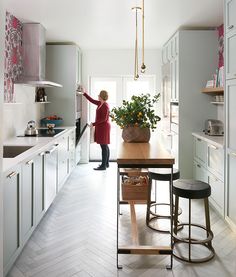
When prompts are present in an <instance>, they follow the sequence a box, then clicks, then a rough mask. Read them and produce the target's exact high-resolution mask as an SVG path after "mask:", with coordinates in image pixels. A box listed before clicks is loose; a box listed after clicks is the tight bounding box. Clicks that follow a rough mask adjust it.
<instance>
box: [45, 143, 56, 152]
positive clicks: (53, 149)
mask: <svg viewBox="0 0 236 277" xmlns="http://www.w3.org/2000/svg"><path fill="white" fill-rule="evenodd" d="M57 146H58V144H57V145H55V146H54V147H53V148H52V149H50V150H47V151H46V154H52V153H53V152H54V151H55V150H56V149H57Z"/></svg>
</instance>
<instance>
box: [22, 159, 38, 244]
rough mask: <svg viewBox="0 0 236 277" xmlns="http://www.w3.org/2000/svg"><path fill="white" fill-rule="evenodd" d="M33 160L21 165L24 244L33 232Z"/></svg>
mask: <svg viewBox="0 0 236 277" xmlns="http://www.w3.org/2000/svg"><path fill="white" fill-rule="evenodd" d="M34 172H35V169H34V160H33V159H29V160H27V161H24V162H23V163H22V186H21V211H22V216H21V236H22V243H25V242H26V241H27V240H28V238H29V237H30V235H31V234H32V232H33V230H34V226H35V224H34V221H35V214H34V192H35V187H34V182H35V176H34Z"/></svg>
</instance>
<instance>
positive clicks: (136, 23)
mask: <svg viewBox="0 0 236 277" xmlns="http://www.w3.org/2000/svg"><path fill="white" fill-rule="evenodd" d="M132 10H135V51H134V80H138V78H139V74H138V71H139V66H138V11H139V10H140V11H142V63H141V70H140V71H141V73H145V70H146V65H145V63H144V0H142V7H138V6H136V7H133V8H132Z"/></svg>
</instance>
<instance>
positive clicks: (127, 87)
mask: <svg viewBox="0 0 236 277" xmlns="http://www.w3.org/2000/svg"><path fill="white" fill-rule="evenodd" d="M89 81H90V84H89V87H90V95H91V97H93V98H94V99H98V94H99V92H100V91H101V90H106V91H108V94H109V99H108V103H109V106H110V110H111V109H112V108H113V107H116V106H120V105H121V104H122V101H123V100H130V98H131V96H132V95H139V94H141V93H150V94H151V95H153V94H154V93H155V88H156V83H155V76H154V75H152V76H145V77H140V79H139V80H137V81H134V79H133V77H131V76H120V77H90V80H89ZM95 114H96V106H95V105H91V104H90V105H89V122H94V120H95ZM110 140H111V144H110V145H109V148H110V160H111V161H112V160H113V161H114V160H116V151H117V148H118V144H119V143H120V142H121V140H122V138H121V129H120V128H119V127H118V126H117V125H116V124H115V123H114V122H111V139H110ZM89 160H90V161H100V160H101V149H100V146H99V145H97V144H96V143H92V144H90V149H89Z"/></svg>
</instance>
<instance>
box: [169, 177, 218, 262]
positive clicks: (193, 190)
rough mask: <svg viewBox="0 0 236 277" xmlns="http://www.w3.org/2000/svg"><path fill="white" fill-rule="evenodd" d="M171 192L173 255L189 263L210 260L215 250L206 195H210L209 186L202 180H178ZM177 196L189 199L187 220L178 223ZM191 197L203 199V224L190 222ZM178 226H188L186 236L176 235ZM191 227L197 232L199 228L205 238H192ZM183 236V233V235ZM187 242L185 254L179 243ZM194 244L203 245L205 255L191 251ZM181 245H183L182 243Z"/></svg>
mask: <svg viewBox="0 0 236 277" xmlns="http://www.w3.org/2000/svg"><path fill="white" fill-rule="evenodd" d="M173 194H174V195H175V210H174V232H173V240H174V243H173V245H174V251H173V255H174V257H176V258H178V259H180V260H182V261H185V262H190V263H201V262H206V261H209V260H211V259H212V258H213V257H214V255H215V250H214V248H213V247H212V239H213V232H212V231H211V227H210V213H209V203H208V197H209V196H210V195H211V187H210V186H209V185H208V184H207V183H204V182H201V181H196V180H178V181H176V182H175V183H174V184H173ZM179 197H182V198H187V199H188V200H189V205H188V210H189V211H188V212H189V214H188V217H189V219H188V222H187V223H181V224H178V213H177V211H178V206H179ZM192 199H203V200H204V207H205V226H203V225H200V224H195V223H192V219H191V200H192ZM180 226H183V227H184V226H188V235H187V237H182V236H180V235H178V234H177V233H178V231H179V230H178V227H180ZM192 227H195V228H196V230H197V231H198V232H199V231H201V229H202V230H203V233H204V234H206V236H205V235H204V237H205V238H193V237H192V230H191V229H192ZM183 236H184V235H183ZM198 237H199V235H198ZM181 243H182V244H188V247H187V248H188V250H187V251H186V252H188V253H187V254H186V255H185V253H184V254H183V249H182V250H181V249H180V247H179V246H180V245H179V244H181ZM193 245H195V246H197V245H201V246H203V247H205V249H204V250H206V251H207V252H209V253H207V255H205V254H204V257H201V256H202V252H201V251H200V252H199V251H197V252H196V251H195V252H193V251H192V249H191V247H192V246H193ZM182 246H183V245H182ZM192 254H195V256H196V255H198V256H200V257H199V258H193V257H192Z"/></svg>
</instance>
